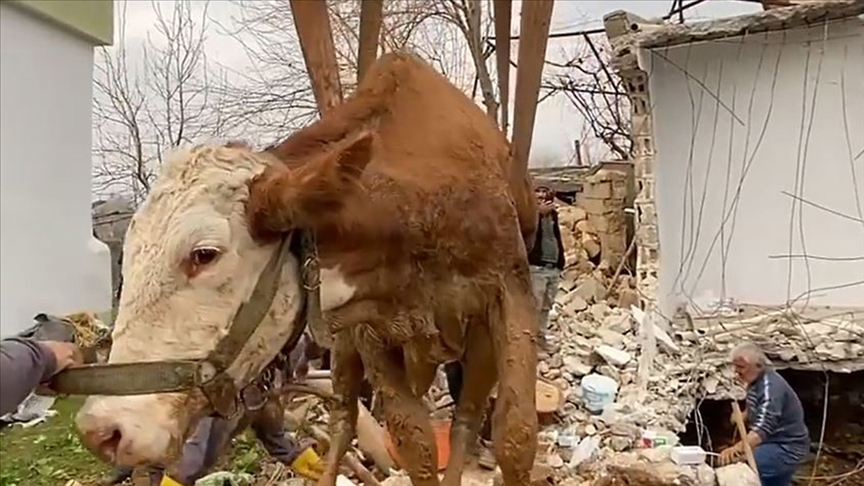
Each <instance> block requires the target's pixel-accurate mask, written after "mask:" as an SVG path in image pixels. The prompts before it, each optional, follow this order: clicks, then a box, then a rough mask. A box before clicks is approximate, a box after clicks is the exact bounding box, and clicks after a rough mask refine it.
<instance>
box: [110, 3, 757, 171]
mask: <svg viewBox="0 0 864 486" xmlns="http://www.w3.org/2000/svg"><path fill="white" fill-rule="evenodd" d="M115 1H117V2H118V3H119V2H121V1H122V0H115ZM158 1H159V2H160V3H167V4H170V3H171V2H172V1H173V0H158ZM249 1H255V0H249ZM286 1H287V0H286ZM671 4H672V2H671V0H641V1H639V0H632V1H608V0H607V1H588V0H557V1H556V2H555V10H554V13H553V17H552V26H551V31H552V32H565V31H573V30H582V29H587V28H593V27H599V26H602V19H603V15H605V14H607V13H609V12H612V11H614V10H627V11H630V12H633V13H635V14H638V15H640V16H643V17H648V18H650V17H660V16H663V15H665V14H666V13H668V11H669V8H670V6H671ZM519 8H520V6H519V5H518V2H517V4H516V5H514V22H513V23H514V29H513V31H514V34H515V33H517V31H518V16H517V12H518V11H519ZM119 10H120V8H119V5H118V11H119ZM759 10H761V5H759V4H758V3H750V2H743V1H736V0H710V1H707V2H705V3H703V4H701V5H699V6H696V7H694V8H692V9H690V10H688V12H687V18H688V20H697V19H710V18H718V17H726V16H733V15H740V14H746V13H751V12H756V11H759ZM209 12H210V17H211V18H212V19H213V20H214V21H215V22H229V21H230V19H231V18H232V16H237V15H238V6H237V5H235V4H233V3H231V2H228V1H225V0H211V2H210V5H209ZM154 20H155V13H154V12H153V9H152V6H151V3H150V2H147V1H129V2H128V3H127V4H126V32H125V40H126V42H127V44H129V45H131V44H134V43H136V42H141V41H143V40H144V39H146V38H147V34H148V32H149V31H150V29H152V28H153V25H154ZM118 35H119V32H118ZM569 42H572V41H569V40H568V39H550V41H549V47H548V50H547V58H550V59H551V58H560V57H562V56H564V55H565V53H566V52H568V48H570V47H572V44H569ZM516 44H517V43H516V42H514V45H513V47H512V52H513V53H514V54H513V56H514V57H515V53H516V52H517V49H518V46H517V45H516ZM207 56H208V58H210V59H211V60H214V61H216V62H218V63H220V64H222V65H224V66H228V67H231V68H232V69H234V70H237V71H242V69H243V66H244V65H245V64H246V62H247V60H246V53H245V52H244V50H243V48H242V46H241V45H240V44H239V43H238V42H237V41H236V40H235V39H233V38H232V37H230V36H227V35H224V34H220V33H219V32H218V29H213V31H212V32H211V33H210V34H209V37H208V44H207ZM511 84H514V83H511ZM511 106H512V105H511ZM580 132H581V119H580V117H579V116H578V115H577V114H576V113H575V111H574V110H573V109H572V108H570V107H569V106H568V102H567V100H566V99H565V98H564V97H556V98H552V99H549V100H547V101H545V102H543V103H542V104H541V105H540V106H539V108H538V114H537V121H536V126H535V134H534V143H533V149H532V159H537V160H540V159H543V160H549V159H558V160H560V161H561V163H563V162H565V161H566V160H567V159H568V158H569V157H570V156H571V154H572V147H573V141H574V140H576V139H578V138H579V134H580Z"/></svg>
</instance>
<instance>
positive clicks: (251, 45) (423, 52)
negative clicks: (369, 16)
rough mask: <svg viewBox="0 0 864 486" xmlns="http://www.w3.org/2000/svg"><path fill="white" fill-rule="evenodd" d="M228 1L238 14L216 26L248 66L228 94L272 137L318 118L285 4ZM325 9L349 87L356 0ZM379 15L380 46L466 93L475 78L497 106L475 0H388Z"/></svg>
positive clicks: (482, 18)
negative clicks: (416, 60) (412, 58)
mask: <svg viewBox="0 0 864 486" xmlns="http://www.w3.org/2000/svg"><path fill="white" fill-rule="evenodd" d="M234 1H235V4H236V5H237V6H238V12H239V13H238V15H236V16H235V17H233V18H232V19H231V22H230V24H228V25H221V27H222V30H223V32H224V33H225V34H228V35H231V36H233V37H234V38H235V39H238V41H239V42H241V43H242V44H243V47H244V49H245V51H246V53H247V56H248V58H249V62H250V64H251V66H252V68H251V69H249V70H248V72H247V73H245V74H244V80H243V82H242V83H234V84H233V86H232V89H233V90H234V95H233V96H230V97H229V98H235V99H238V100H239V99H242V100H243V101H242V103H243V104H244V105H245V107H246V108H247V109H248V110H249V112H250V113H254V115H253V116H249V117H248V118H249V119H250V121H253V122H254V123H259V124H261V128H262V129H264V130H265V131H267V132H268V133H270V134H271V135H272V136H274V137H278V136H280V134H281V136H284V133H285V132H286V131H290V130H292V129H296V128H297V127H298V126H302V125H303V124H306V123H308V122H310V121H311V120H314V119H315V117H316V116H317V110H316V105H315V102H314V99H313V97H312V92H311V87H310V85H309V79H308V76H307V75H306V71H305V66H304V62H303V56H302V53H301V50H300V47H299V43H298V41H297V38H296V30H295V28H294V24H293V18H292V15H291V8H290V4H289V2H287V1H285V0H256V1H254V2H246V1H240V0H234ZM328 7H329V10H330V23H331V27H332V30H333V38H334V39H333V40H334V45H335V48H336V57H337V62H338V64H339V68H340V80H341V84H342V86H343V88H344V89H345V90H346V91H347V92H349V93H350V92H351V91H353V90H354V89H355V87H356V74H357V52H358V44H359V30H360V29H359V26H360V0H329V1H328ZM382 17H383V18H382V28H381V36H380V39H379V49H380V50H381V51H382V52H412V53H414V54H416V55H418V56H420V57H421V58H423V59H425V60H426V61H427V62H429V63H430V64H432V65H433V66H434V67H435V68H436V69H438V71H440V72H441V73H442V74H444V75H445V76H447V78H448V79H450V81H451V82H453V83H454V84H455V85H456V86H457V87H459V88H460V89H461V90H463V91H464V92H466V93H468V94H469V95H472V96H473V94H474V90H475V89H476V88H475V85H476V84H478V82H479V84H480V85H481V89H482V92H483V98H484V104H485V105H486V106H487V110H492V111H493V112H497V102H496V101H495V100H496V98H495V93H494V88H493V80H492V78H491V76H490V74H489V71H488V67H487V60H488V58H489V54H490V53H491V51H490V50H488V49H487V50H486V51H484V45H486V44H488V43H487V42H485V39H486V36H487V33H488V31H489V25H490V24H491V22H490V19H489V18H488V16H486V15H483V14H482V11H481V9H480V0H432V1H429V0H388V1H387V2H384V12H383V16H382ZM472 46H473V47H472ZM474 52H477V53H479V54H478V55H474ZM478 60H482V62H479V64H478ZM478 65H479V66H481V67H480V69H478V68H477V66H478ZM472 68H473V69H472ZM477 72H479V75H477V74H475V73H477ZM490 107H491V108H490ZM240 118H241V119H242V118H244V116H243V115H240ZM253 119H254V120H253Z"/></svg>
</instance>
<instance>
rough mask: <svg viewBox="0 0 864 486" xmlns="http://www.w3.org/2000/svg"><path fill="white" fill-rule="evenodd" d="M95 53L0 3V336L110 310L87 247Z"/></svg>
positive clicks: (93, 251)
mask: <svg viewBox="0 0 864 486" xmlns="http://www.w3.org/2000/svg"><path fill="white" fill-rule="evenodd" d="M92 82H93V47H92V46H91V45H90V44H89V43H88V42H86V41H85V40H83V39H81V38H78V37H75V36H73V35H71V34H68V33H66V32H65V31H62V30H60V29H58V28H56V27H54V26H53V25H52V24H49V23H47V22H44V21H42V20H40V19H37V18H35V17H32V16H30V14H27V13H25V12H22V11H20V10H18V9H17V8H15V7H11V6H9V5H7V4H6V3H5V2H4V3H0V184H2V187H0V335H2V336H8V335H9V334H12V333H15V332H17V331H20V330H22V329H25V328H27V327H29V326H30V325H32V317H33V316H34V315H35V314H36V313H38V312H42V311H45V312H53V313H67V312H74V311H78V310H95V311H103V310H107V309H110V307H111V274H110V271H111V267H110V256H109V254H108V249H107V247H106V246H105V245H103V244H102V243H100V242H98V241H97V240H95V239H94V238H93V237H92V229H91V218H90V177H91V161H90V143H91V106H92Z"/></svg>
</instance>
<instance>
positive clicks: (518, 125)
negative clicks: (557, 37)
mask: <svg viewBox="0 0 864 486" xmlns="http://www.w3.org/2000/svg"><path fill="white" fill-rule="evenodd" d="M553 4H554V1H553V0H531V1H529V2H522V19H521V27H520V29H519V37H520V40H519V60H518V65H519V69H518V70H517V71H516V92H515V98H516V99H515V100H514V102H513V149H512V150H513V159H514V160H513V168H512V170H513V173H512V174H510V176H511V180H517V181H518V180H521V178H522V177H524V174H525V171H526V170H527V169H528V156H529V155H530V153H531V140H532V137H533V135H534V119H535V117H536V115H537V98H538V96H539V94H540V81H541V79H542V77H543V66H544V61H545V59H546V44H547V41H548V40H549V24H550V21H551V19H552V6H553ZM496 35H497V34H496ZM499 75H500V74H499Z"/></svg>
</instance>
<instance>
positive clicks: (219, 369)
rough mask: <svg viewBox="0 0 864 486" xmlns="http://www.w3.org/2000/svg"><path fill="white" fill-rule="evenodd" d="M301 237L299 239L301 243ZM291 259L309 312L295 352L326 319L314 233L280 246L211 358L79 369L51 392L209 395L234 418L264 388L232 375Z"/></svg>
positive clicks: (302, 317) (298, 326)
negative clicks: (247, 395) (249, 395)
mask: <svg viewBox="0 0 864 486" xmlns="http://www.w3.org/2000/svg"><path fill="white" fill-rule="evenodd" d="M298 235H299V238H296V237H295V236H298ZM289 254H294V255H295V256H296V257H297V258H298V260H299V262H300V277H301V282H302V283H301V285H302V289H303V292H302V294H303V295H304V302H303V308H302V310H301V312H300V313H298V315H297V318H296V320H295V322H294V328H293V330H292V333H291V335H290V336H289V337H288V339H287V341H286V343H285V345H284V347H283V348H282V349H283V350H288V351H290V350H291V349H293V348H294V346H296V345H297V342H298V341H299V340H300V337H301V336H302V335H303V331H304V329H305V328H306V326H307V325H309V326H310V327H317V326H315V325H314V324H317V319H319V318H320V315H321V306H320V291H319V283H320V282H319V278H320V271H319V268H318V255H317V251H316V245H315V239H314V235H313V233H312V232H311V231H308V230H296V231H294V232H292V233H289V234H288V235H287V236H285V238H283V239H282V240H281V241H280V243H279V246H278V248H277V250H276V252H275V253H274V254H273V256H271V257H270V260H269V261H268V262H267V266H266V267H264V270H263V271H262V272H261V275H260V276H259V277H258V282H257V283H256V284H255V288H254V289H253V291H252V295H251V297H250V298H249V300H248V301H246V302H244V303H243V304H241V305H240V307H239V308H238V309H237V313H236V314H235V315H234V318H233V320H232V321H231V325H230V327H229V328H228V334H227V335H226V336H225V337H223V338H222V339H221V340H220V341H219V342H218V343H217V345H216V348H215V349H214V350H213V351H211V352H210V353H209V354H208V355H207V357H205V358H203V359H178V360H161V361H144V362H134V363H108V364H92V365H85V366H78V367H74V368H69V369H67V370H66V371H63V372H62V373H60V374H58V375H57V376H56V377H55V378H54V380H53V382H52V384H51V388H52V389H53V390H54V391H56V392H58V393H61V394H66V395H114V396H116V395H149V394H153V393H176V392H188V391H191V390H195V389H197V390H200V391H201V392H202V393H203V394H204V396H205V397H206V398H207V400H208V401H209V402H210V405H211V407H212V408H213V411H214V412H215V413H216V414H218V415H220V416H222V417H232V416H233V415H235V414H236V413H237V412H238V411H239V406H238V403H239V402H241V401H242V395H244V394H243V392H244V389H246V388H247V387H257V386H259V385H258V384H257V383H253V384H251V385H250V384H249V383H248V382H247V383H237V382H236V381H235V379H234V378H232V377H231V376H230V375H229V374H228V370H229V368H230V367H231V366H232V365H233V364H234V362H235V361H236V359H237V357H238V356H239V355H240V352H241V351H242V350H243V347H244V346H245V345H246V342H247V341H248V340H249V338H251V337H252V335H253V334H254V333H255V331H256V330H257V329H258V326H259V325H260V324H261V322H262V321H263V320H264V317H265V316H266V315H267V313H268V312H269V310H270V307H272V305H273V299H274V298H275V296H276V292H277V290H278V289H279V281H280V277H281V275H282V268H283V266H284V264H285V261H286V260H287V257H288V255H289ZM275 361H279V360H275ZM265 371H272V370H269V366H268V367H267V369H265ZM264 374H265V375H268V374H269V375H272V374H273V373H264ZM250 381H251V380H250ZM250 405H251V404H250Z"/></svg>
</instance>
